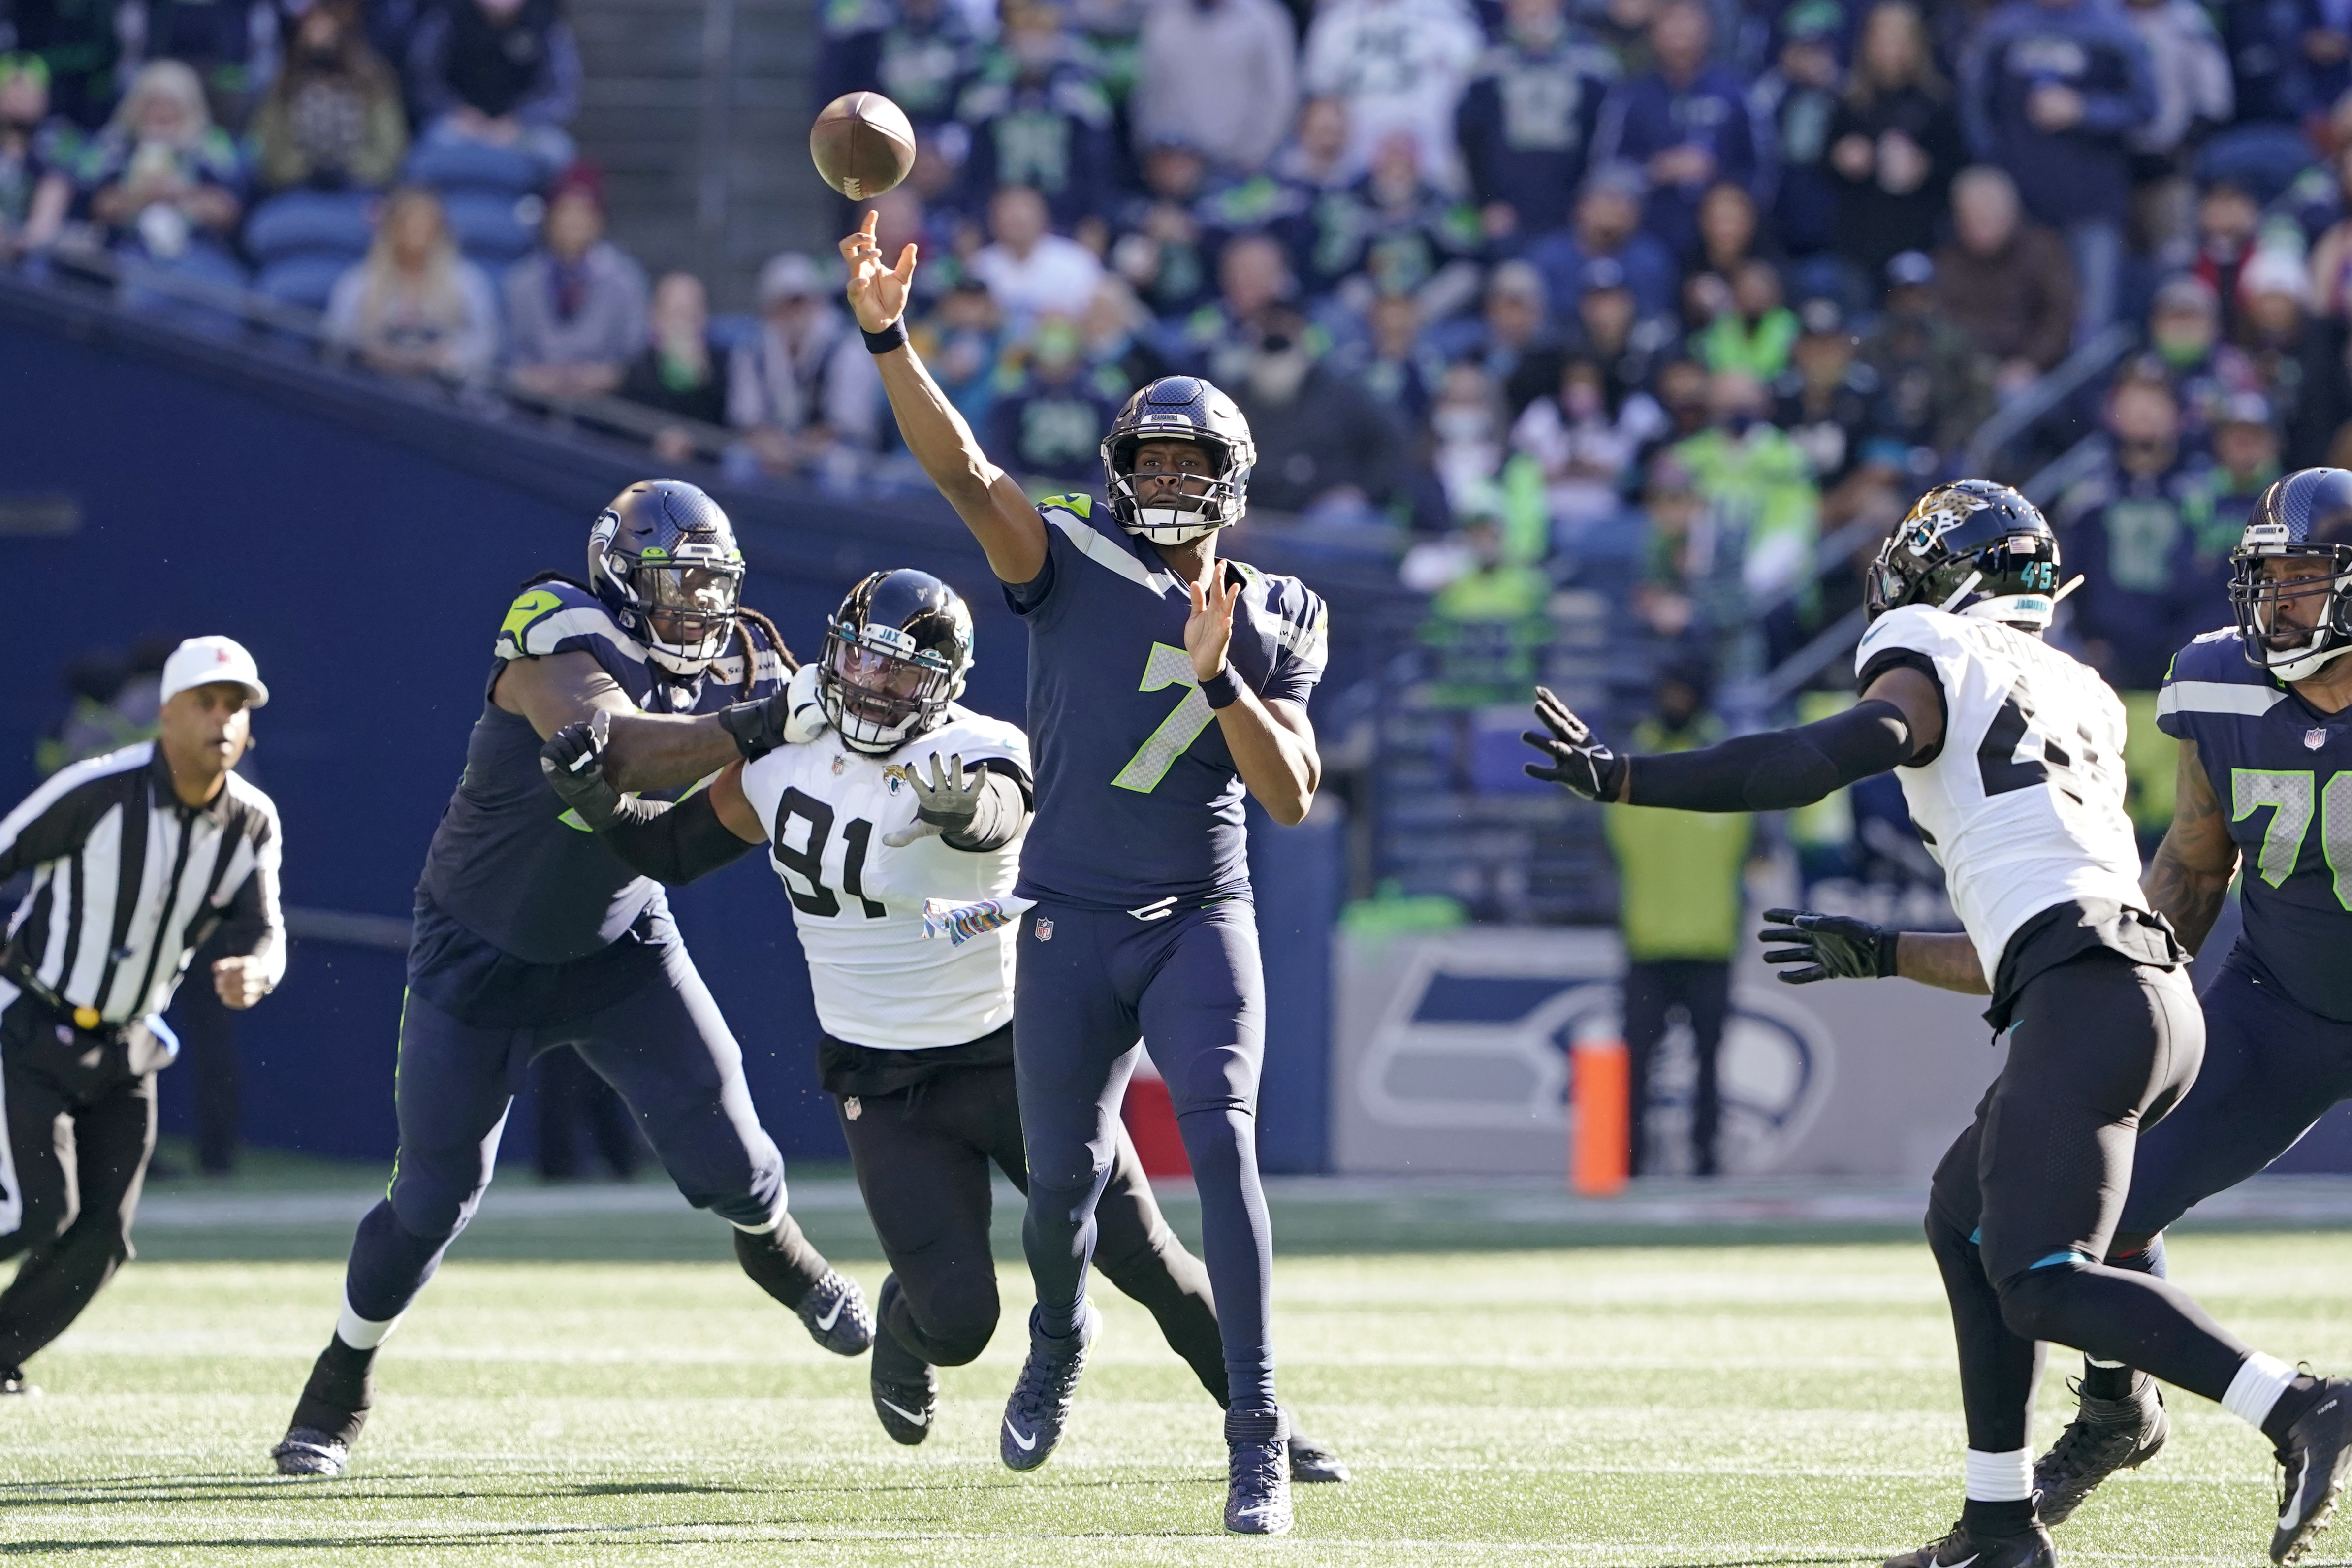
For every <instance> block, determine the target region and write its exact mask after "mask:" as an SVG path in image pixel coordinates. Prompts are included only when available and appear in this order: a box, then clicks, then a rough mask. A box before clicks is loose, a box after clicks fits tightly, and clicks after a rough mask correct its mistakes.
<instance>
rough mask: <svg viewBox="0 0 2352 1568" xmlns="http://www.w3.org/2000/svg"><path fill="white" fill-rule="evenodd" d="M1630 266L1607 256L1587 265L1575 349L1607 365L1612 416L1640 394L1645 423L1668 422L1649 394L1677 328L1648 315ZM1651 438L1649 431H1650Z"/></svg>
mask: <svg viewBox="0 0 2352 1568" xmlns="http://www.w3.org/2000/svg"><path fill="white" fill-rule="evenodd" d="M1638 310H1640V307H1639V306H1638V305H1637V304H1635V302H1634V300H1633V289H1632V287H1631V286H1630V285H1628V284H1627V283H1626V281H1625V269H1624V268H1622V267H1620V266H1619V265H1617V263H1616V262H1614V261H1612V260H1610V259H1608V258H1606V257H1603V258H1601V260H1599V261H1595V262H1592V263H1591V264H1590V265H1589V266H1587V267H1586V268H1585V269H1584V291H1583V294H1582V295H1581V296H1580V298H1579V299H1578V300H1577V302H1576V327H1575V331H1573V333H1572V334H1571V335H1570V339H1569V345H1570V353H1575V354H1580V355H1582V356H1583V357H1584V358H1586V359H1590V360H1591V361H1592V362H1593V363H1596V364H1598V365H1600V366H1601V390H1602V392H1603V394H1604V395H1606V397H1607V399H1608V403H1609V413H1610V415H1611V416H1612V418H1613V417H1618V416H1622V415H1623V414H1624V413H1625V411H1626V409H1627V407H1628V405H1631V404H1632V403H1633V402H1634V401H1636V400H1639V401H1640V402H1642V403H1643V404H1646V405H1648V410H1649V411H1648V413H1647V415H1645V416H1643V421H1642V423H1643V425H1645V426H1649V425H1655V426H1659V427H1660V428H1663V426H1664V419H1665V416H1664V411H1663V410H1661V409H1660V408H1659V407H1658V406H1657V405H1656V403H1655V401H1654V400H1653V399H1652V398H1651V396H1650V394H1649V390H1648V389H1649V385H1650V379H1651V375H1652V374H1653V372H1654V369H1655V367H1656V365H1657V363H1658V359H1659V356H1660V355H1661V354H1663V353H1665V351H1666V350H1667V349H1669V348H1670V347H1672V346H1673V344H1672V341H1671V339H1672V329H1671V328H1669V327H1668V326H1667V325H1666V324H1665V323H1664V322H1663V321H1659V320H1657V319H1656V318H1655V317H1653V318H1651V319H1650V320H1648V321H1643V320H1642V319H1641V318H1640V316H1639V315H1638V314H1637V311H1638ZM1644 438H1645V439H1647V438H1648V437H1647V436H1645V437H1644Z"/></svg>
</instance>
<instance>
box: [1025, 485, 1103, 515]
mask: <svg viewBox="0 0 2352 1568" xmlns="http://www.w3.org/2000/svg"><path fill="white" fill-rule="evenodd" d="M1037 510H1039V511H1066V512H1068V513H1069V514H1070V515H1071V516H1072V517H1075V518H1076V519H1077V520H1078V521H1080V522H1084V521H1087V519H1088V518H1090V517H1092V516H1093V515H1094V510H1095V498H1094V497H1092V496H1090V495H1087V493H1086V492H1085V491H1083V490H1071V491H1069V492H1067V493H1066V494H1064V495H1057V496H1047V497H1046V498H1045V500H1041V501H1039V502H1038V503H1037Z"/></svg>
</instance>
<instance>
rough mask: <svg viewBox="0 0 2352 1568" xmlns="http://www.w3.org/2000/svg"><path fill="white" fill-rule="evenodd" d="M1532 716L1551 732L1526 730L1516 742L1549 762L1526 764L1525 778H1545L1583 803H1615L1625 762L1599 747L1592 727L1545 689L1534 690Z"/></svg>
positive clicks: (1599, 738) (1605, 747) (1542, 687)
mask: <svg viewBox="0 0 2352 1568" xmlns="http://www.w3.org/2000/svg"><path fill="white" fill-rule="evenodd" d="M1536 717H1537V718H1538V719H1540V720H1542V721H1543V722H1544V728H1545V729H1547V730H1549V731H1551V733H1550V734H1549V735H1538V734H1537V733H1536V732H1535V731H1533V730H1527V731H1521V732H1520V735H1519V739H1520V740H1522V741H1525V742H1527V743H1528V745H1530V746H1533V747H1534V748H1535V749H1536V750H1537V751H1538V752H1542V753H1543V754H1544V755H1545V756H1547V757H1549V758H1550V759H1551V761H1550V763H1549V765H1546V766H1538V765H1537V764H1536V763H1528V766H1527V773H1528V777H1529V778H1535V779H1549V780H1550V781H1551V782H1552V783H1554V784H1561V785H1565V786H1566V787H1567V788H1569V789H1571V790H1574V791H1575V792H1576V793H1577V794H1578V795H1582V796H1583V797H1584V798H1585V799H1587V800H1601V801H1613V800H1615V799H1616V798H1617V792H1618V791H1619V790H1621V789H1622V788H1623V787H1624V785H1625V769H1626V762H1625V759H1624V758H1622V757H1621V756H1619V755H1618V754H1617V753H1616V752H1612V751H1611V750H1610V749H1609V748H1608V747H1607V746H1605V745H1603V744H1601V737H1600V736H1598V735H1595V734H1594V733H1593V732H1592V726H1591V725H1590V724H1588V723H1586V722H1585V721H1583V720H1581V719H1580V718H1578V717H1577V716H1576V715H1575V714H1573V713H1571V712H1570V711H1569V710H1568V704H1566V703H1565V702H1562V701H1561V700H1559V698H1557V697H1555V696H1553V695H1552V693H1551V689H1550V688H1549V687H1545V686H1538V687H1537V688H1536Z"/></svg>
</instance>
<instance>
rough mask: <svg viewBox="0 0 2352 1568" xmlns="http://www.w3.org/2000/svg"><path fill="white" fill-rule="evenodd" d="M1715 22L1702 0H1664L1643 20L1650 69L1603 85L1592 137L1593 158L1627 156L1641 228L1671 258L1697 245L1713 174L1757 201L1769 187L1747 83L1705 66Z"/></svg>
mask: <svg viewBox="0 0 2352 1568" xmlns="http://www.w3.org/2000/svg"><path fill="white" fill-rule="evenodd" d="M1713 42H1714V23H1713V22H1712V21H1711V20H1710V19H1709V17H1708V15H1707V11H1706V5H1703V4H1701V0H1666V4H1665V5H1661V6H1660V7H1659V8H1658V13H1657V20H1656V21H1654V23H1652V24H1651V26H1650V47H1651V50H1652V52H1653V53H1654V55H1655V57H1656V62H1657V64H1656V68H1655V69H1654V70H1652V71H1649V72H1646V73H1644V74H1643V75H1641V76H1635V77H1629V78H1627V79H1625V80H1623V81H1621V82H1619V83H1618V84H1617V85H1616V87H1615V88H1613V89H1611V91H1610V94H1609V101H1608V103H1607V104H1606V105H1605V106H1604V107H1603V108H1602V110H1601V124H1600V128H1599V129H1598V130H1597V131H1596V132H1594V135H1593V147H1592V156H1593V160H1594V162H1596V163H1604V164H1606V163H1618V162H1620V161H1622V162H1626V163H1633V164H1635V165H1637V166H1638V167H1640V168H1641V170H1642V171H1643V174H1645V175H1646V176H1647V177H1648V180H1649V183H1650V200H1649V206H1648V209H1647V211H1646V212H1645V213H1644V215H1643V226H1644V227H1645V228H1646V229H1647V230H1648V231H1649V232H1650V233H1651V234H1653V235H1654V236H1655V237H1657V238H1658V240H1659V241H1660V242H1661V243H1662V244H1664V246H1665V247H1666V248H1667V250H1668V251H1669V252H1670V253H1671V254H1673V255H1675V256H1677V257H1681V256H1687V255H1689V254H1690V253H1691V252H1692V251H1693V250H1695V249H1696V247H1697V241H1698V204H1699V198H1700V197H1701V196H1703V195H1706V189H1707V187H1708V186H1709V185H1712V184H1717V182H1719V181H1729V182H1730V183H1731V184H1736V185H1740V186H1743V187H1745V188H1746V190H1747V192H1748V195H1750V196H1752V197H1754V198H1755V199H1756V202H1757V205H1759V207H1760V206H1762V205H1764V203H1765V201H1766V200H1767V199H1768V198H1769V195H1771V191H1772V184H1773V169H1772V133H1771V130H1770V128H1769V127H1768V126H1765V125H1763V124H1762V123H1761V122H1760V121H1758V120H1757V119H1756V118H1755V116H1754V113H1753V111H1752V110H1750V108H1749V106H1748V94H1747V88H1746V84H1745V83H1743V82H1742V81H1741V80H1740V79H1739V78H1738V76H1737V75H1736V74H1735V73H1733V72H1732V71H1731V70H1730V69H1729V68H1727V67H1724V66H1719V65H1710V64H1708V63H1707V50H1708V49H1709V48H1710V47H1712V45H1713Z"/></svg>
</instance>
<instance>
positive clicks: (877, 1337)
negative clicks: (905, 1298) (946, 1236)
mask: <svg viewBox="0 0 2352 1568" xmlns="http://www.w3.org/2000/svg"><path fill="white" fill-rule="evenodd" d="M897 1299H898V1276H897V1275H896V1274H893V1275H891V1276H890V1277H889V1278H887V1279H884V1280H883V1281H882V1297H881V1301H880V1304H879V1305H878V1307H877V1309H876V1310H875V1313H874V1359H873V1360H872V1361H871V1362H869V1363H866V1380H867V1383H868V1384H869V1386H870V1387H871V1388H872V1390H873V1394H874V1414H875V1415H878V1416H880V1417H881V1418H882V1430H884V1431H885V1432H887V1433H889V1434H890V1438H891V1441H893V1442H897V1443H904V1444H906V1445H907V1446H908V1447H910V1448H911V1447H914V1446H915V1445H916V1444H918V1443H919V1442H921V1441H922V1440H923V1439H924V1438H926V1437H928V1436H930V1435H931V1418H932V1417H933V1416H935V1415H938V1414H939V1412H940V1373H939V1369H938V1368H937V1367H935V1366H933V1365H932V1364H931V1363H929V1362H927V1361H925V1360H924V1359H923V1358H922V1357H920V1356H919V1355H917V1354H916V1353H915V1352H913V1351H910V1350H908V1348H907V1347H906V1346H905V1345H903V1344H901V1343H899V1342H898V1335H896V1334H894V1333H892V1332H891V1331H890V1303H891V1302H892V1301H894V1300H897Z"/></svg>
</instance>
